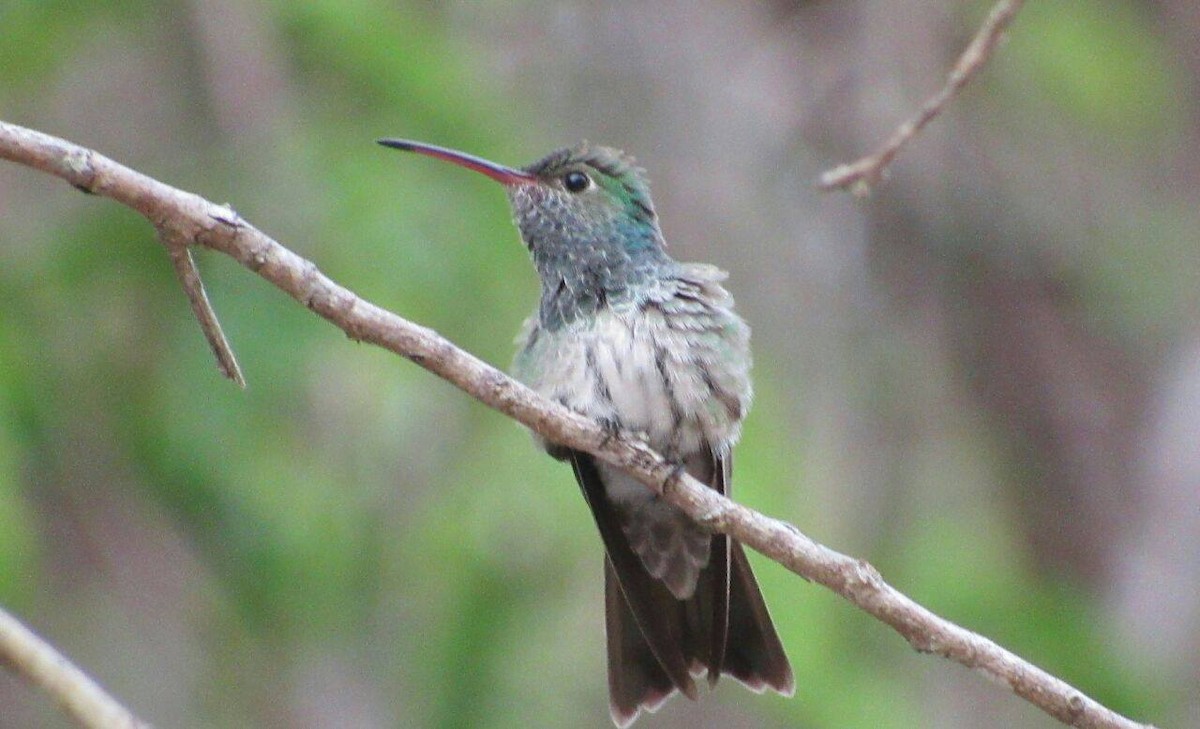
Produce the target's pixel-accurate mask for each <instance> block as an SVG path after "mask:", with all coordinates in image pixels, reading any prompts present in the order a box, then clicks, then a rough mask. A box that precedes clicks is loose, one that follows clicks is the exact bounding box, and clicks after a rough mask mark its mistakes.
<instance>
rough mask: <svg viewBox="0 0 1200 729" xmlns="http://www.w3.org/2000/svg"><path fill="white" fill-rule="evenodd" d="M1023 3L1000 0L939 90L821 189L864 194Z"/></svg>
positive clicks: (977, 65) (970, 73) (976, 65)
mask: <svg viewBox="0 0 1200 729" xmlns="http://www.w3.org/2000/svg"><path fill="white" fill-rule="evenodd" d="M1024 4H1025V0H1000V2H998V3H996V5H995V7H993V8H992V11H991V12H990V13H988V17H987V20H985V21H984V22H983V25H982V26H980V28H979V32H978V33H976V34H975V37H974V38H973V39H971V44H970V45H968V46H967V49H966V50H965V51H963V54H962V55H961V56H959V59H958V62H957V63H955V64H954V69H953V70H952V71H950V76H949V78H948V79H946V85H945V86H943V87H942V89H941V91H938V92H937V93H936V94H934V95H933V96H931V97H930V98H929V100H928V101H926V102H925V105H924V106H922V107H921V111H920V112H918V113H917V115H916V116H915V117H914V118H912V119H909V120H908V121H906V122H904V123H903V124H901V125H900V127H899V128H898V129H897V130H896V131H895V132H894V133H893V134H892V136H891V138H890V139H888V140H887V142H886V143H885V144H884V145H883V147H881V148H880V149H879V151H878V152H876V153H875V154H872V155H870V156H869V157H863V158H862V159H860V160H857V161H855V162H851V163H850V164H845V165H839V166H837V167H835V168H833V169H832V170H828V171H826V172H825V173H824V174H823V175H821V180H820V182H819V183H818V185H817V186H818V187H819V188H820V189H822V190H835V189H849V190H850V191H851V192H852V193H854V195H856V196H858V197H864V196H866V195H867V194H868V193H869V192H870V191H871V188H872V187H874V186H875V185H876V184H877V183H878V182H879V181H880V180H881V179H882V178H883V175H884V173H885V172H886V171H887V168H888V165H890V164H891V163H892V160H893V159H894V158H895V157H896V155H897V154H898V153H899V152H900V150H901V148H903V147H904V145H906V144H908V143H909V141H911V140H912V138H913V137H915V136H917V134H918V133H919V132H920V131H921V129H923V128H924V127H925V125H926V124H928V123H929V122H931V121H933V119H934V118H936V117H937V116H938V115H939V114H941V113H942V110H943V109H945V107H946V104H948V103H949V102H950V100H951V99H953V98H954V97H955V96H958V92H959V91H961V90H962V88H963V87H964V86H966V85H967V83H968V82H969V81H970V80H971V79H972V78H974V76H975V74H976V73H978V71H979V69H981V68H983V64H985V63H987V60H988V59H989V58H991V56H992V52H993V51H995V49H996V46H997V45H999V43H1000V39H1001V37H1003V35H1004V31H1005V29H1006V28H1008V25H1009V23H1011V22H1012V19H1013V17H1014V16H1016V14H1017V12H1018V11H1019V10H1020V9H1021V6H1022V5H1024Z"/></svg>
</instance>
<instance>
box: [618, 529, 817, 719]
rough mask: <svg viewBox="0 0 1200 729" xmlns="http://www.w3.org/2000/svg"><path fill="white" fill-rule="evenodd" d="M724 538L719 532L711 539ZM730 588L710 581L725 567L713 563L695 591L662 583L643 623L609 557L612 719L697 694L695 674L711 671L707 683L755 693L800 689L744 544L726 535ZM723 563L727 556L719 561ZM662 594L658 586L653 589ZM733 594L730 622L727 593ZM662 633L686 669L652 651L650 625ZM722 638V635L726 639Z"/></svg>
mask: <svg viewBox="0 0 1200 729" xmlns="http://www.w3.org/2000/svg"><path fill="white" fill-rule="evenodd" d="M723 539H727V538H726V537H721V536H718V537H715V538H714V540H713V541H714V545H715V544H717V543H719V542H721V541H722V540H723ZM728 545H729V562H728V564H729V572H728V575H729V587H728V593H726V592H725V585H724V584H721V583H722V582H723V580H717V579H713V577H714V575H718V574H720V572H721V571H720V570H717V569H713V568H712V567H710V568H709V569H706V570H705V572H706V573H708V574H704V575H702V576H701V580H700V581H699V583H698V585H697V588H696V593H695V594H694V595H693V596H692V597H691V598H689V599H687V600H676V599H675V598H674V597H673V596H671V595H670V593H669V592H668V591H667V590H666V589H665V588H663V587H661V585H655V587H657V588H659V589H660V590H661V592H660V593H658V594H656V596H655V599H654V602H655V603H657V607H658V608H659V610H658V611H657V612H658V616H657V617H658V619H657V620H655V621H654V622H655V623H656V625H654V626H641V625H639V623H638V620H637V619H636V618H635V616H634V611H633V609H632V608H631V607H630V602H629V600H627V599H626V597H625V594H624V592H623V590H622V587H621V583H620V581H619V580H618V579H617V577H616V573H615V571H614V569H613V565H612V563H611V562H610V561H608V560H605V569H604V576H605V580H604V583H605V607H606V613H607V621H606V626H607V633H608V636H607V638H608V688H609V708H610V710H611V712H612V717H613V721H614V722H615V723H616V724H617V726H619V727H626V726H628V725H629V724H631V723H632V722H633V720H634V719H636V718H637V716H638V714H640V713H641V711H642V709H646V710H647V711H655V710H656V709H658V707H659V706H661V705H662V704H663V702H665V701H666V700H667V699H668V698H670V697H671V696H672V695H674V694H675V692H677V691H678V692H680V693H683V694H684V695H685V696H687V697H688V698H690V699H695V698H696V697H697V693H696V686H695V682H694V681H693V677H694V676H698V675H701V674H705V673H707V675H708V680H709V683H716V681H717V678H718V677H719V676H720V675H721V674H728V675H730V676H733V677H734V678H736V679H737V680H738V681H740V682H742V683H743V684H745V685H746V686H747V687H748V688H750V689H751V690H753V691H755V692H760V693H761V692H763V691H765V690H766V689H768V688H769V689H773V690H774V691H777V692H779V693H781V694H784V695H786V696H791V695H792V693H793V692H794V691H795V679H794V678H793V676H792V668H791V665H790V664H789V663H788V659H787V655H785V654H784V651H783V645H782V644H781V643H780V641H779V635H778V634H777V633H776V632H775V626H774V624H773V623H772V622H771V616H770V614H769V613H768V612H767V606H766V603H765V602H764V601H763V597H762V592H761V591H760V590H759V588H758V582H757V581H756V580H755V579H754V573H753V572H752V571H751V570H750V563H749V562H748V561H747V560H746V554H745V552H744V551H743V550H742V547H741V545H739V544H738V543H737V542H734V541H733V540H728ZM722 561H724V560H722ZM656 592H657V591H656ZM726 595H727V596H728V597H727V600H728V621H727V623H725V625H721V624H720V621H719V616H722V615H724V614H725V613H726V610H725V609H724V607H725V606H724V605H722V603H723V602H724V600H723V598H725V596H726ZM646 629H650V630H655V631H656V632H657V633H662V632H664V631H665V633H666V635H658V636H657V638H656V640H655V643H658V644H659V650H660V652H661V650H662V646H661V643H662V642H666V643H673V644H675V646H677V647H678V653H676V652H675V651H672V653H675V654H676V655H678V654H680V653H681V654H682V655H683V656H684V657H685V659H686V661H687V663H688V665H689V667H688V670H687V671H686V672H681V671H679V670H669V669H670V668H672V667H670V666H665V665H664V663H663V662H662V661H660V660H659V659H658V658H657V657H656V656H655V652H654V650H652V649H651V647H650V643H649V642H648V641H647V639H646V637H645V630H646ZM722 637H723V638H724V640H723V641H722V640H721V638H722Z"/></svg>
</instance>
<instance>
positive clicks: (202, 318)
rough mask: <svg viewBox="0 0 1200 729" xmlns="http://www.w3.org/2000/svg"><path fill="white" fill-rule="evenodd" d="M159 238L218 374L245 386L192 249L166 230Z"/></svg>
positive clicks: (243, 378) (244, 379)
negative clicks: (214, 359)
mask: <svg viewBox="0 0 1200 729" xmlns="http://www.w3.org/2000/svg"><path fill="white" fill-rule="evenodd" d="M159 237H160V238H162V239H163V242H164V244H165V245H166V246H167V250H168V252H169V253H170V254H171V265H172V266H174V267H175V277H176V278H178V279H179V285H180V286H182V287H183V292H184V293H185V294H187V298H188V303H190V304H191V305H192V313H193V314H194V315H195V316H196V321H198V322H200V329H201V330H202V331H203V332H204V338H205V339H207V340H208V346H209V347H210V348H211V349H212V351H213V355H214V356H215V357H216V358H217V369H219V370H221V374H222V375H224V376H225V377H226V378H228V379H230V380H233V381H234V382H236V383H237V384H238V385H239V386H240V387H242V388H243V389H245V387H246V378H245V377H243V376H242V368H241V367H240V366H239V365H238V362H237V358H236V357H234V356H233V348H231V347H230V346H229V340H228V339H226V338H225V331H224V330H222V329H221V322H219V321H217V312H215V311H213V308H212V304H210V303H209V301H208V294H207V293H205V291H204V282H203V281H201V280H200V270H199V269H198V268H196V260H195V259H194V258H192V249H191V248H190V247H188V245H187V243H186V242H185V243H182V244H180V243H176V242H174V241H172V240H171V239H170V238H171V237H172V236H170V235H169V234H167V233H163V234H161V235H160V236H159Z"/></svg>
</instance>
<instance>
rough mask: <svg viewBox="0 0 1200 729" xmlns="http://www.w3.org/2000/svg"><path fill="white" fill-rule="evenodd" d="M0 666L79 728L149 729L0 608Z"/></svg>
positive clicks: (59, 654) (52, 648)
mask: <svg viewBox="0 0 1200 729" xmlns="http://www.w3.org/2000/svg"><path fill="white" fill-rule="evenodd" d="M0 663H3V664H6V665H9V666H11V667H12V668H13V670H15V671H17V672H18V673H20V674H21V675H23V676H25V677H26V678H27V679H29V680H30V681H31V682H33V683H34V684H36V685H38V686H40V687H41V688H42V690H43V691H45V692H46V693H48V694H50V696H52V697H53V698H54V700H55V701H57V702H58V703H59V705H60V706H62V708H63V710H64V711H66V712H67V713H68V714H70V715H71V717H72V718H73V719H74V720H75V721H76V722H78V723H79V725H80V726H85V727H90V728H91V729H149V727H150V725H149V724H147V723H145V722H143V721H141V720H140V719H138V718H137V717H136V716H134V715H133V714H131V713H130V712H129V710H128V709H126V708H125V707H124V706H122V705H121V704H120V703H119V702H118V701H117V700H116V699H114V698H113V697H111V696H109V695H108V694H107V693H105V691H104V689H102V688H100V686H99V685H97V684H96V682H95V681H93V680H92V679H91V678H89V677H88V675H87V674H86V673H84V672H83V671H81V670H79V669H78V668H77V667H75V666H74V665H73V664H72V663H71V662H70V661H68V660H67V659H66V658H64V657H63V655H62V654H61V653H59V652H58V651H56V650H54V647H53V646H51V645H50V644H49V643H47V642H46V641H44V640H42V639H41V638H39V637H38V636H37V635H36V634H35V633H34V632H33V631H31V630H30V629H29V628H26V627H25V626H24V625H22V624H21V623H20V622H19V621H18V620H17V619H16V618H14V617H13V616H12V615H9V614H8V613H7V612H5V611H4V610H3V609H2V608H0Z"/></svg>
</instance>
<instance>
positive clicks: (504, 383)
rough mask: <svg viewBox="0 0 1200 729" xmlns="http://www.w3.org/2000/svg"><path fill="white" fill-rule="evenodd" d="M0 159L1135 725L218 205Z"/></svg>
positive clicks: (37, 140)
mask: <svg viewBox="0 0 1200 729" xmlns="http://www.w3.org/2000/svg"><path fill="white" fill-rule="evenodd" d="M0 158H6V159H9V160H11V161H13V162H17V163H19V164H23V165H26V166H29V167H33V168H36V169H40V170H43V171H45V172H48V173H50V174H53V175H56V176H58V177H61V178H62V179H64V180H66V181H67V182H69V183H71V184H72V185H74V186H76V187H79V188H81V189H84V190H86V191H88V192H93V193H96V194H98V195H103V196H105V197H109V198H112V199H113V200H116V201H117V202H120V203H122V204H124V205H127V206H129V207H131V208H133V209H134V210H136V211H138V212H139V213H141V214H142V215H144V216H146V218H147V219H148V220H150V221H151V222H152V223H155V222H156V221H170V225H171V226H172V228H173V229H174V230H176V231H178V232H179V233H180V234H181V235H184V236H185V238H186V240H188V241H190V242H191V244H193V245H201V246H205V247H207V248H211V249H213V250H217V251H220V252H222V253H225V254H227V255H229V256H232V257H233V258H235V259H236V260H237V261H238V262H240V263H241V264H242V265H243V266H245V267H246V268H248V269H250V270H251V271H254V272H255V273H257V274H258V275H259V276H262V277H263V278H265V279H266V280H268V281H270V282H271V283H273V284H274V285H275V286H277V287H279V288H280V289H282V290H283V291H285V292H286V293H287V294H288V295H290V296H291V297H293V298H294V299H296V300H297V301H299V302H301V303H303V304H304V305H305V306H307V307H308V308H309V309H311V310H313V311H314V312H315V313H317V314H318V315H319V316H321V317H323V318H324V319H326V320H328V321H329V322H331V323H333V324H334V325H336V326H338V327H339V328H341V329H342V330H343V331H344V332H346V334H347V336H349V337H350V338H351V339H354V340H357V341H363V342H370V343H371V344H375V345H378V346H380V347H383V348H384V349H388V350H390V351H392V352H395V353H396V354H399V355H401V356H403V357H406V358H408V359H410V360H412V361H413V362H415V363H417V364H418V365H420V366H421V367H424V368H425V369H427V370H429V371H430V372H432V373H434V374H436V375H438V376H439V377H441V378H443V379H445V380H447V381H449V382H450V383H452V384H454V385H455V386H457V387H459V388H460V389H462V390H463V391H464V392H466V393H468V394H469V395H471V396H472V397H474V398H476V399H477V400H479V401H480V402H483V403H484V404H486V405H488V406H490V407H492V408H494V409H496V410H498V411H500V412H502V413H504V414H506V415H508V416H509V417H511V418H513V419H514V420H516V421H518V422H520V423H522V424H523V425H525V426H527V427H529V428H531V429H532V430H534V431H536V432H538V433H539V434H541V435H542V436H543V437H545V438H546V439H548V440H549V441H551V442H554V443H561V444H564V445H568V446H570V447H572V448H578V449H581V450H585V451H588V452H589V453H592V454H595V455H596V456H597V457H598V458H600V459H602V460H604V461H606V462H608V463H611V464H613V465H616V466H618V467H620V468H623V469H624V470H626V471H628V472H629V473H630V474H631V475H632V476H634V477H635V478H637V479H638V480H639V481H641V482H642V483H644V484H645V485H646V486H648V487H649V488H651V489H654V490H656V491H658V492H660V493H662V494H663V496H664V498H666V499H667V500H668V501H669V502H670V503H672V504H674V505H675V506H677V507H679V508H680V509H681V510H683V511H684V512H685V513H686V514H687V515H688V516H689V517H690V518H692V519H694V520H695V521H696V522H697V523H699V524H701V525H703V526H705V527H707V528H709V529H712V530H715V531H720V532H725V533H727V534H729V535H730V536H732V537H733V538H735V539H737V540H738V541H739V542H741V543H742V544H744V545H746V546H749V547H751V548H753V549H756V550H758V551H759V552H762V553H763V554H765V555H766V556H767V557H769V558H771V559H773V560H774V561H776V562H778V563H779V564H781V565H783V566H785V567H787V568H788V569H790V570H791V571H793V572H795V573H796V574H798V575H800V576H801V577H804V578H806V579H808V580H811V581H813V582H816V583H819V584H821V585H824V586H825V587H827V588H829V589H830V590H833V591H834V592H836V593H837V594H839V595H841V596H842V597H844V598H845V599H847V600H848V601H850V602H851V603H853V604H854V605H856V606H858V607H859V608H861V609H862V610H864V611H865V612H867V613H869V614H871V615H873V616H875V617H876V618H878V619H879V620H881V621H883V622H885V623H887V624H888V625H890V626H891V627H892V628H894V629H895V630H896V632H898V633H900V635H902V636H903V637H904V638H905V639H906V640H907V641H908V642H909V643H910V644H912V646H913V647H914V648H916V649H917V650H918V651H921V652H923V653H936V654H938V655H941V656H944V657H946V658H950V659H951V660H954V661H957V662H958V663H961V664H962V665H964V666H967V667H969V668H974V669H976V670H978V671H980V672H982V673H983V674H985V675H987V676H988V677H989V678H992V679H994V680H996V681H998V682H999V683H1002V684H1004V685H1007V686H1008V687H1009V688H1010V689H1011V690H1012V691H1013V692H1014V693H1016V694H1017V695H1018V696H1021V697H1022V698H1024V699H1026V700H1027V701H1029V702H1030V703H1032V704H1034V705H1035V706H1037V707H1038V708H1040V709H1042V710H1043V711H1045V712H1046V713H1047V714H1049V715H1051V716H1053V717H1055V718H1056V719H1058V720H1059V721H1062V722H1063V723H1064V724H1068V725H1071V726H1076V727H1105V728H1117V727H1120V728H1122V729H1133V728H1134V727H1143V725H1141V724H1138V723H1136V722H1133V721H1131V720H1129V719H1126V718H1125V717H1123V716H1121V715H1119V714H1117V713H1115V712H1113V711H1111V710H1110V709H1107V708H1106V707H1104V706H1102V705H1101V704H1099V703H1097V702H1096V701H1094V700H1093V699H1091V698H1089V697H1087V696H1085V695H1084V694H1083V693H1081V692H1080V691H1079V690H1077V689H1075V688H1073V687H1072V686H1070V685H1068V684H1067V683H1065V682H1063V681H1062V680H1060V679H1058V678H1056V677H1054V676H1052V675H1050V674H1049V673H1046V672H1045V671H1043V670H1042V669H1040V668H1038V667H1036V666H1034V665H1032V664H1030V663H1028V662H1027V661H1025V660H1023V659H1021V658H1020V657H1018V656H1016V655H1014V654H1013V653H1011V652H1009V651H1007V650H1005V649H1004V648H1001V647H1000V646H998V645H996V644H995V643H993V642H992V641H990V640H988V639H987V638H984V637H982V636H980V635H977V634H975V633H972V632H971V631H969V630H966V629H964V628H961V627H959V626H958V625H955V624H954V623H951V622H949V621H948V620H945V619H943V618H940V617H938V616H937V615H935V614H933V613H932V612H930V611H929V610H926V609H925V608H923V607H921V606H920V605H918V604H917V603H915V602H913V601H912V600H911V599H909V598H908V597H906V596H905V595H903V594H901V593H900V592H899V591H897V590H896V589H895V588H893V587H892V586H890V585H888V584H887V583H886V582H884V581H883V578H882V577H881V576H880V575H879V573H878V572H877V571H876V570H875V568H874V567H872V566H871V565H869V564H867V563H866V562H864V561H862V560H858V559H854V558H852V557H848V556H846V555H843V554H840V553H838V552H835V551H834V550H832V549H829V548H828V547H825V546H823V545H821V544H818V543H816V542H814V541H813V540H811V539H809V538H808V537H806V536H805V535H803V534H801V533H800V532H799V531H798V530H797V529H796V528H795V527H793V526H792V525H790V524H786V523H784V522H782V521H779V520H776V519H772V518H769V517H766V516H764V515H762V514H759V513H758V512H755V511H752V510H750V509H748V508H746V507H744V506H741V505H739V504H736V503H734V502H733V501H730V500H729V499H727V498H725V497H723V496H721V495H720V494H718V493H717V492H716V491H714V490H712V489H710V488H707V487H706V486H705V485H703V484H701V483H700V482H699V481H697V480H696V479H694V478H692V477H691V476H689V475H687V474H686V473H682V472H678V471H677V469H675V467H674V466H673V464H671V463H668V462H667V461H665V460H664V459H663V458H662V456H660V455H658V454H657V453H655V452H654V451H652V450H651V449H650V448H648V447H647V446H646V445H645V444H643V443H641V442H639V441H636V440H632V439H630V438H627V437H624V436H618V437H612V436H611V434H609V433H607V432H606V431H605V430H604V428H602V427H601V426H600V425H597V424H596V423H595V422H593V421H591V420H589V419H587V418H585V417H583V416H581V415H578V414H576V413H574V412H572V411H570V410H568V409H566V408H565V407H563V406H561V405H559V404H557V403H554V402H551V401H549V400H547V399H545V398H543V397H541V396H539V395H538V394H537V393H535V392H533V391H532V390H530V389H529V388H527V387H525V386H524V385H522V384H520V383H518V382H517V381H515V380H513V379H511V378H509V377H508V376H507V375H505V374H504V373H503V372H501V371H499V370H497V369H496V368H494V367H492V366H491V365H488V364H487V363H485V362H483V361H481V360H479V359H478V358H476V357H474V356H473V355H471V354H469V353H467V352H465V351H463V350H461V349H459V348H458V347H456V346H454V345H453V344H452V343H450V342H449V341H448V340H446V339H445V338H443V337H442V336H441V335H439V334H438V333H437V332H434V331H432V330H430V329H427V328H425V327H422V326H419V325H417V324H414V323H412V322H409V321H407V320H405V319H402V318H401V317H399V316H397V315H395V314H392V313H390V312H388V311H385V310H384V309H381V308H380V307H378V306H376V305H374V304H372V303H370V302H368V301H365V300H363V299H361V298H359V297H358V296H356V295H355V294H354V293H352V292H351V291H349V290H347V289H345V288H343V287H342V286H339V285H338V284H336V283H334V282H333V281H332V280H330V279H329V278H328V277H326V276H325V275H324V274H323V273H321V272H320V270H318V269H317V267H316V265H315V264H313V263H312V262H310V261H307V260H305V259H304V258H301V257H300V256H298V255H296V254H295V253H293V252H291V251H290V250H288V249H286V248H284V247H283V246H281V245H280V244H279V243H277V242H275V241H274V240H272V239H271V238H269V237H268V236H266V235H265V234H263V233H262V232H260V231H259V230H258V229H256V228H254V227H253V226H251V225H250V224H248V223H247V222H245V221H244V220H242V219H241V218H240V217H238V215H237V213H235V212H234V211H233V210H231V209H230V208H229V207H227V206H219V205H215V204H213V203H211V202H208V201H207V200H204V199H203V198H201V197H198V196H196V195H194V194H192V193H188V192H184V191H182V190H178V189H176V188H173V187H170V186H167V185H164V184H163V183H161V182H158V181H157V180H154V179H152V178H150V177H147V176H146V175H143V174H141V173H139V172H136V171H134V170H131V169H129V168H128V167H124V166H122V165H120V164H118V163H116V162H114V161H112V160H110V159H108V158H107V157H104V156H102V155H100V154H97V153H96V152H92V151H90V150H87V149H83V148H81V147H78V146H76V145H74V144H71V143H70V142H66V141H64V140H61V139H57V138H55V137H51V136H48V135H45V134H42V133H40V132H36V131H32V130H29V129H24V128H22V127H18V126H15V125H12V124H7V123H4V122H0Z"/></svg>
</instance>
